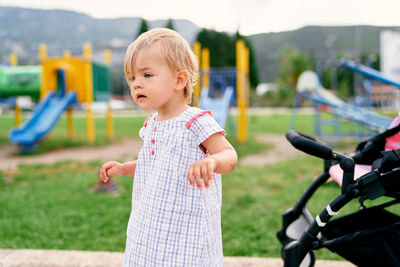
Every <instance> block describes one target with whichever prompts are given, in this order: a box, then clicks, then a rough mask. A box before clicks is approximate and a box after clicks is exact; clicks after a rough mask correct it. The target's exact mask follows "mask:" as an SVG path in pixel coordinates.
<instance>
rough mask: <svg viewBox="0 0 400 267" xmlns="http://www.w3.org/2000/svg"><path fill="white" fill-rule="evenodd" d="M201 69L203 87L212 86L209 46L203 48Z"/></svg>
mask: <svg viewBox="0 0 400 267" xmlns="http://www.w3.org/2000/svg"><path fill="white" fill-rule="evenodd" d="M201 70H202V72H203V79H202V83H201V87H202V88H210V50H208V48H203V49H201Z"/></svg>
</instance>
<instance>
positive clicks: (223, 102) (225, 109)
mask: <svg viewBox="0 0 400 267" xmlns="http://www.w3.org/2000/svg"><path fill="white" fill-rule="evenodd" d="M201 93H202V94H201V96H200V103H199V107H200V108H201V109H203V110H209V111H211V113H212V114H213V116H214V118H215V120H216V121H217V122H218V124H219V125H220V126H221V127H222V128H225V124H226V121H227V118H228V115H229V108H230V106H231V101H232V97H233V88H232V87H228V88H226V89H225V92H224V93H223V96H222V97H221V98H212V97H210V96H209V94H208V90H207V89H202V92H201Z"/></svg>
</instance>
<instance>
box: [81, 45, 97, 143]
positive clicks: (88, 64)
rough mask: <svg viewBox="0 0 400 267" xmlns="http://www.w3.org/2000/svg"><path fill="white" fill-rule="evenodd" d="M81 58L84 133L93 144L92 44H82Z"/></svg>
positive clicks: (94, 137)
mask: <svg viewBox="0 0 400 267" xmlns="http://www.w3.org/2000/svg"><path fill="white" fill-rule="evenodd" d="M83 59H84V61H85V72H86V73H85V84H86V86H85V95H86V105H87V109H86V135H87V140H88V142H89V143H90V144H93V143H94V141H95V139H96V136H95V129H94V117H93V111H92V102H93V73H92V61H91V59H92V45H91V44H89V43H85V44H84V46H83Z"/></svg>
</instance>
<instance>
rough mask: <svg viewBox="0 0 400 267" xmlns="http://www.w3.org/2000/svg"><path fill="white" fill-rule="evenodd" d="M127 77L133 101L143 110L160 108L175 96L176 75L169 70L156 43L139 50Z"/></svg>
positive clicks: (168, 103)
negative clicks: (129, 75)
mask: <svg viewBox="0 0 400 267" xmlns="http://www.w3.org/2000/svg"><path fill="white" fill-rule="evenodd" d="M132 76H133V77H129V79H130V81H131V83H130V90H131V96H132V99H133V101H134V102H135V103H136V104H137V105H138V106H140V107H141V108H142V109H143V110H153V109H157V110H159V109H162V108H163V107H165V106H166V105H170V103H171V102H173V100H174V97H176V93H177V91H176V90H175V86H176V75H175V74H174V73H173V72H172V71H171V70H170V68H169V66H168V63H167V61H166V60H165V57H164V56H163V55H162V53H161V50H160V48H159V46H158V45H155V46H153V47H149V48H146V49H144V50H143V51H142V52H140V53H139V54H138V55H137V57H136V59H135V61H134V62H133V66H132Z"/></svg>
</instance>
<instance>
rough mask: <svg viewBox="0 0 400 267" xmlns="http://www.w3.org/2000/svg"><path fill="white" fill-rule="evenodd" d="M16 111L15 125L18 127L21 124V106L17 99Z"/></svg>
mask: <svg viewBox="0 0 400 267" xmlns="http://www.w3.org/2000/svg"><path fill="white" fill-rule="evenodd" d="M14 113H15V127H18V126H20V125H21V108H20V107H19V105H18V102H17V101H15V107H14Z"/></svg>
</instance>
